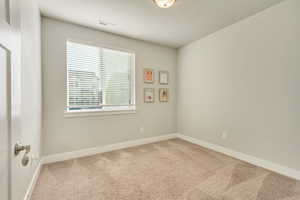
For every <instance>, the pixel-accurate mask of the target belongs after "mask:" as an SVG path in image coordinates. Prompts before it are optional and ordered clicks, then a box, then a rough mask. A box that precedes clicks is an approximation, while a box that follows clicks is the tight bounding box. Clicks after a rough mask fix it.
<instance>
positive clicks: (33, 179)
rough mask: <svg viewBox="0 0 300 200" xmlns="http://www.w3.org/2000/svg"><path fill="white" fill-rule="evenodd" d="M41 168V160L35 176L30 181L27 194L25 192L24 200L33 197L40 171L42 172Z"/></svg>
mask: <svg viewBox="0 0 300 200" xmlns="http://www.w3.org/2000/svg"><path fill="white" fill-rule="evenodd" d="M41 169H42V163H41V162H40V161H39V163H38V165H37V167H36V169H35V171H34V173H33V177H32V179H31V181H30V183H29V186H28V188H27V191H26V194H25V197H24V200H30V199H31V196H32V192H33V189H34V187H35V185H36V183H37V180H38V178H39V175H40V172H41Z"/></svg>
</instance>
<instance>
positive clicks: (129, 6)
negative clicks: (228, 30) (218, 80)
mask: <svg viewBox="0 0 300 200" xmlns="http://www.w3.org/2000/svg"><path fill="white" fill-rule="evenodd" d="M281 1H282V0H177V2H176V4H175V5H174V6H173V7H172V8H169V9H161V8H158V7H156V6H155V5H154V4H153V1H152V0H39V2H40V8H41V11H42V14H43V15H44V16H48V17H52V18H56V19H60V20H64V21H68V22H72V23H76V24H80V25H84V26H88V27H92V28H96V29H99V30H102V31H108V32H112V33H116V34H119V35H124V36H127V37H132V38H136V39H141V40H145V41H150V42H155V43H159V44H162V45H167V46H171V47H180V46H182V45H185V44H188V43H190V42H192V41H194V40H197V39H200V38H202V37H204V36H206V35H208V34H210V33H213V32H215V31H217V30H220V29H222V28H224V27H226V26H228V25H231V24H233V23H235V22H237V21H239V20H242V19H244V18H246V17H248V16H251V15H253V14H255V13H257V12H259V11H262V10H264V9H266V8H268V7H271V6H272V5H274V4H277V3H279V2H281ZM100 19H101V20H102V21H104V22H109V23H112V24H114V25H110V26H101V25H100V24H99V20H100Z"/></svg>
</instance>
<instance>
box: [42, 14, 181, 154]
mask: <svg viewBox="0 0 300 200" xmlns="http://www.w3.org/2000/svg"><path fill="white" fill-rule="evenodd" d="M67 39H77V40H82V41H88V42H94V43H95V44H104V45H108V46H112V47H117V48H124V49H128V50H132V51H134V52H136V98H137V99H136V100H137V113H136V114H128V115H114V116H91V117H79V118H65V117H64V108H65V105H66V97H65V85H66V51H65V50H66V49H65V46H66V40H67ZM42 41H43V105H44V106H43V154H44V155H49V154H55V153H62V152H70V151H75V150H79V149H84V148H91V147H95V146H102V145H106V144H112V143H117V142H123V141H127V140H133V139H139V138H146V137H153V136H157V135H162V134H168V133H174V132H176V130H177V127H176V124H177V123H176V90H175V81H176V77H175V72H176V62H177V59H176V58H177V57H176V56H177V52H176V50H175V49H171V48H167V47H163V46H158V45H155V44H151V43H147V42H143V41H139V40H134V39H129V38H125V37H121V36H117V35H113V34H109V33H104V32H100V31H96V30H92V29H89V28H85V27H82V26H77V25H73V24H68V23H65V22H61V21H56V20H53V19H49V18H43V20H42ZM143 68H154V69H155V70H156V72H157V71H158V70H168V71H169V73H170V79H171V80H170V84H169V86H168V88H170V95H171V96H170V101H169V102H168V103H159V102H158V88H159V85H158V83H157V81H156V84H155V85H147V84H144V83H143V79H142V78H143ZM157 78H158V73H156V80H158V79H157ZM146 86H147V87H155V88H156V91H155V92H156V95H155V96H156V102H155V103H154V104H144V103H143V89H144V87H146ZM140 127H144V128H145V132H144V133H140V132H139V128H140Z"/></svg>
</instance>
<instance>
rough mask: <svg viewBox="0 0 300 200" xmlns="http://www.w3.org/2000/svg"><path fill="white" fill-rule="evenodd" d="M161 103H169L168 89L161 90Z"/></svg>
mask: <svg viewBox="0 0 300 200" xmlns="http://www.w3.org/2000/svg"><path fill="white" fill-rule="evenodd" d="M159 101H160V102H168V101H169V90H168V88H160V89H159Z"/></svg>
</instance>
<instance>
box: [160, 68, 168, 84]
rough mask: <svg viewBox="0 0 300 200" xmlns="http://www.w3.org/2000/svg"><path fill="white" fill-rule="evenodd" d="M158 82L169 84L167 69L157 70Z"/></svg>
mask: <svg viewBox="0 0 300 200" xmlns="http://www.w3.org/2000/svg"><path fill="white" fill-rule="evenodd" d="M159 84H161V85H168V84H169V72H167V71H160V72H159Z"/></svg>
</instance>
